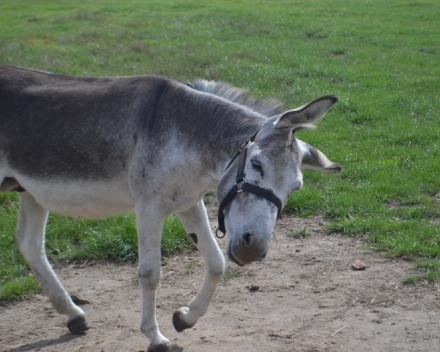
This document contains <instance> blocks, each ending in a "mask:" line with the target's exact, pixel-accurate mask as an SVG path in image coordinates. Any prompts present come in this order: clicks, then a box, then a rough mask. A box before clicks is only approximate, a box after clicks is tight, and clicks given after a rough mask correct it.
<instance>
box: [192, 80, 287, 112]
mask: <svg viewBox="0 0 440 352" xmlns="http://www.w3.org/2000/svg"><path fill="white" fill-rule="evenodd" d="M188 85H190V86H191V87H193V88H194V89H197V90H199V91H201V92H205V93H210V94H213V95H217V96H219V97H222V98H224V99H226V100H229V101H232V102H233V103H236V104H240V105H244V106H246V107H247V108H249V109H251V110H253V111H255V112H257V113H259V114H261V115H263V116H266V117H272V116H275V115H278V114H281V113H282V112H283V111H284V105H283V104H282V103H280V102H279V101H278V100H276V99H271V98H270V99H262V98H257V99H255V98H252V97H249V96H248V90H247V89H243V88H237V87H234V86H232V85H230V84H228V83H224V82H214V81H206V80H204V79H198V80H196V81H195V82H194V84H193V85H192V84H188Z"/></svg>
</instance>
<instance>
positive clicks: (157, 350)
mask: <svg viewBox="0 0 440 352" xmlns="http://www.w3.org/2000/svg"><path fill="white" fill-rule="evenodd" d="M169 351H170V348H169V346H168V345H167V344H165V345H156V346H151V345H150V346H148V348H147V352H169Z"/></svg>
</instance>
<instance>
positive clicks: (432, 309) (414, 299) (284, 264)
mask: <svg viewBox="0 0 440 352" xmlns="http://www.w3.org/2000/svg"><path fill="white" fill-rule="evenodd" d="M215 211H216V209H215V207H212V208H211V209H210V216H211V219H212V225H213V227H214V226H215ZM304 228H305V229H306V230H307V231H308V232H309V233H311V236H309V237H307V238H305V239H295V238H289V237H287V234H288V233H292V232H293V231H295V230H298V229H304ZM219 242H220V245H221V246H222V248H225V247H226V243H227V240H226V238H224V239H221V240H219ZM355 260H361V261H362V262H363V263H365V264H366V265H367V268H366V269H365V270H363V271H356V270H353V269H352V268H351V265H352V264H353V263H354V262H355ZM163 264H164V266H163V277H162V281H161V284H160V288H159V289H158V295H157V297H158V299H157V305H158V309H157V313H158V321H159V324H160V326H161V331H162V333H163V334H164V335H165V336H167V337H168V338H169V339H170V341H171V344H172V347H171V351H174V352H182V351H184V352H201V351H203V352H223V351H225V352H231V351H246V352H247V351H255V352H263V351H264V352H268V351H280V352H281V351H320V352H321V351H328V352H330V351H349V352H352V351H362V352H363V351H412V352H414V351H427V352H428V351H429V352H433V351H434V352H435V351H440V282H439V281H436V282H434V283H427V282H424V281H422V282H419V283H417V284H415V285H403V284H402V283H401V279H402V278H403V277H405V276H406V275H408V274H409V273H411V272H412V270H414V263H413V262H411V261H408V260H404V259H385V258H383V257H381V256H380V255H378V254H377V253H374V252H372V251H370V250H368V249H366V244H365V243H364V242H363V241H362V240H361V239H354V238H346V237H340V236H327V235H325V234H324V233H323V232H322V220H321V219H320V218H319V217H315V218H307V219H299V218H295V217H291V216H284V218H283V219H280V220H278V223H277V226H276V229H275V232H274V235H273V237H272V240H271V247H270V250H269V253H268V257H267V260H266V261H265V262H262V263H256V264H252V265H250V266H248V267H245V268H243V269H241V268H238V267H237V266H235V265H234V264H232V263H230V262H228V263H227V270H226V277H225V279H224V280H223V281H222V282H221V284H220V285H219V287H218V289H217V291H216V294H215V296H214V299H213V301H212V303H211V305H210V308H209V311H208V314H207V315H206V316H204V317H203V318H201V319H200V320H199V322H198V323H197V325H196V326H195V327H194V328H193V329H190V330H186V331H184V332H182V333H178V332H176V331H175V330H174V328H173V326H172V323H171V317H172V314H173V312H174V310H175V309H177V308H179V307H181V306H184V305H186V304H187V303H188V302H189V300H190V299H191V297H193V296H194V295H195V293H196V292H197V290H198V289H199V287H200V285H201V281H202V278H203V260H202V258H201V256H200V253H199V252H197V251H194V252H189V253H186V254H184V255H179V256H176V257H172V258H166V261H164V263H163ZM56 271H57V273H58V274H59V277H60V279H61V280H62V282H63V283H64V284H65V286H66V288H67V289H68V291H69V292H70V294H71V295H75V296H77V297H79V298H80V299H82V300H86V301H88V303H87V304H84V305H83V306H82V308H83V309H84V310H85V311H86V313H87V316H88V319H89V321H90V322H91V323H92V328H91V329H90V330H89V331H88V332H87V333H86V334H83V335H75V334H70V333H68V330H67V328H66V326H65V324H66V318H65V317H64V316H61V315H59V314H57V313H56V312H55V311H54V309H53V308H52V307H51V305H50V303H49V302H48V300H47V297H46V296H45V295H43V294H41V295H36V296H34V297H33V298H32V299H30V300H28V301H24V302H18V303H13V304H8V305H6V306H0V351H9V352H19V351H20V352H24V351H57V352H58V351H82V352H85V351H100V352H104V351H105V352H110V351H118V352H119V351H135V352H141V351H146V348H147V344H148V341H147V339H146V338H144V337H143V335H142V334H141V333H140V332H139V322H140V317H141V292H140V288H139V284H138V281H137V278H136V266H135V265H134V264H133V265H116V264H108V263H86V264H82V265H75V266H72V265H71V266H68V267H66V266H64V267H63V266H61V267H58V268H56Z"/></svg>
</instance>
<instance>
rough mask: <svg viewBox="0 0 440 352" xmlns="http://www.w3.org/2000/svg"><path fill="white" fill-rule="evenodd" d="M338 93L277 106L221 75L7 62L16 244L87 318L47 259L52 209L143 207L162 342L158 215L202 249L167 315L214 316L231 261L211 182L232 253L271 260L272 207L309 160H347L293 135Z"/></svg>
mask: <svg viewBox="0 0 440 352" xmlns="http://www.w3.org/2000/svg"><path fill="white" fill-rule="evenodd" d="M337 101H338V98H337V97H335V96H325V97H322V98H319V99H317V100H315V101H313V102H312V103H310V104H308V105H305V106H303V107H300V108H298V109H295V110H289V111H286V112H282V107H281V104H279V103H278V102H276V101H274V100H258V99H257V100H255V99H251V98H248V97H247V95H246V91H245V90H242V89H237V88H234V87H232V86H230V85H227V84H224V83H214V82H206V81H198V82H196V83H195V84H194V86H191V85H190V84H189V85H185V84H181V83H178V82H176V81H173V80H171V79H168V78H164V77H157V76H135V77H114V78H90V77H70V76H59V75H55V74H51V73H48V72H42V71H36V70H28V69H23V68H19V67H13V66H2V67H0V192H7V191H18V192H19V199H20V210H19V215H18V225H17V230H16V233H15V242H16V244H17V246H18V248H19V249H20V251H21V253H22V254H23V256H24V257H25V259H26V261H27V262H28V263H29V265H30V267H31V268H32V271H33V272H34V275H35V277H36V278H37V279H38V281H39V282H40V284H41V286H42V287H43V289H44V291H45V292H46V293H47V295H48V296H49V298H50V300H51V302H52V304H53V306H54V308H55V309H56V310H57V311H58V312H59V313H62V314H66V315H67V327H68V328H69V330H70V331H72V332H83V331H86V330H87V329H89V327H90V324H89V322H88V321H87V320H86V318H85V314H84V312H83V310H82V309H80V308H79V307H77V306H76V305H75V304H74V303H73V302H72V300H71V298H70V296H69V294H68V293H67V292H66V290H65V289H64V287H63V286H62V284H61V282H60V281H59V280H58V278H57V276H56V275H55V273H54V271H53V270H52V268H51V266H50V264H49V262H48V261H47V258H46V255H45V249H44V231H45V224H46V219H47V216H48V212H49V211H53V212H57V213H60V214H65V215H68V216H72V217H83V218H92V219H100V218H105V217H107V216H109V215H112V214H126V213H130V212H135V213H136V225H137V231H138V238H139V267H138V274H139V281H140V285H141V288H142V294H143V306H142V320H141V324H140V329H141V331H142V332H143V333H144V334H145V335H146V336H147V337H148V338H149V340H150V345H149V348H148V350H149V351H166V350H167V349H168V346H169V341H168V339H167V338H166V337H164V336H163V335H162V334H161V333H160V331H159V326H158V323H157V321H156V287H157V285H158V283H159V281H160V277H161V251H160V245H161V234H162V226H163V221H164V219H165V218H166V217H167V216H169V215H170V214H173V213H174V214H177V215H178V216H179V218H180V219H181V221H182V223H183V225H184V227H185V229H186V230H187V231H188V233H190V234H191V237H192V238H193V240H194V242H195V243H196V246H197V248H198V249H199V250H200V252H201V253H202V255H203V258H204V265H205V271H206V272H205V278H204V281H203V285H202V287H201V289H200V292H199V293H198V294H197V296H196V297H195V298H194V299H193V300H192V301H191V302H190V303H189V304H188V307H182V308H180V309H178V310H177V311H176V312H175V313H174V316H173V322H174V326H175V328H176V330H177V331H182V330H184V329H186V328H190V327H192V326H194V324H196V322H197V320H198V319H199V318H200V317H201V316H203V315H204V314H205V313H206V311H207V309H208V305H209V302H210V301H211V298H212V296H213V294H214V291H215V288H216V286H217V283H218V282H219V280H220V279H221V277H222V274H223V272H224V267H225V260H224V256H223V255H222V252H221V250H220V248H219V246H218V244H217V241H216V240H215V238H214V235H213V233H212V232H211V228H210V225H209V221H208V216H207V213H206V209H205V206H204V203H203V196H204V194H205V192H207V191H208V190H210V189H212V188H217V197H218V200H219V202H220V210H219V230H220V231H222V232H226V233H227V235H228V238H229V243H228V247H227V255H228V257H229V258H230V260H232V261H233V262H235V263H236V264H238V265H246V264H249V263H251V262H253V261H261V260H264V258H265V257H266V253H267V251H268V245H269V239H270V235H271V232H272V230H273V228H274V225H275V221H276V219H277V215H279V212H280V211H281V209H282V208H283V206H284V205H285V204H286V202H287V199H288V197H289V195H290V194H291V192H292V191H294V190H299V189H300V188H301V187H302V185H303V180H302V173H301V170H302V169H306V168H312V169H316V170H321V171H340V170H341V169H342V167H341V166H340V165H338V164H335V163H333V162H331V161H330V160H329V159H327V157H326V156H325V155H324V154H323V153H321V152H320V151H319V150H317V149H315V148H314V147H312V146H310V145H309V144H307V143H305V142H302V141H300V140H299V139H297V138H295V135H294V133H293V132H295V131H296V130H298V129H303V128H312V127H313V123H315V122H316V121H318V120H319V119H320V118H322V117H323V116H324V114H325V113H326V112H327V110H328V109H329V108H330V107H331V106H332V105H333V104H335V103H336V102H337ZM225 170H226V171H225Z"/></svg>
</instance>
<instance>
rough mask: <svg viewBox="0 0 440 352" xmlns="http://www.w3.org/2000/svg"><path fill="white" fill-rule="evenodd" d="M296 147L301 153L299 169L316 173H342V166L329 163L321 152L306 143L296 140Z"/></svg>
mask: <svg viewBox="0 0 440 352" xmlns="http://www.w3.org/2000/svg"><path fill="white" fill-rule="evenodd" d="M297 142H298V145H299V147H300V148H301V151H302V155H303V157H302V163H301V169H302V170H305V169H312V170H318V171H324V172H326V171H342V165H339V164H336V163H334V162H333V161H330V160H329V159H328V158H327V157H326V156H325V155H324V153H323V152H321V151H320V150H318V149H316V148H315V147H312V146H311V145H310V144H307V143H306V142H303V141H300V140H299V139H297Z"/></svg>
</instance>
